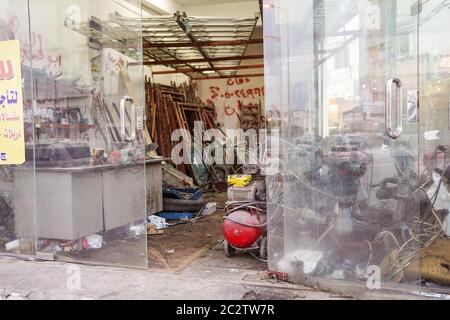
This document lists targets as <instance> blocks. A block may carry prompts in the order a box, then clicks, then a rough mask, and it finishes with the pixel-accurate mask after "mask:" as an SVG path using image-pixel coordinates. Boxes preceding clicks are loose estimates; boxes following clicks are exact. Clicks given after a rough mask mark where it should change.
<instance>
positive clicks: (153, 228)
mask: <svg viewBox="0 0 450 320" xmlns="http://www.w3.org/2000/svg"><path fill="white" fill-rule="evenodd" d="M147 234H148V235H161V234H164V230H158V229H156V225H154V224H151V223H150V224H148V225H147Z"/></svg>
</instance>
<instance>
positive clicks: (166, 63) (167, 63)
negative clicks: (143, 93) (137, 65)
mask: <svg viewBox="0 0 450 320" xmlns="http://www.w3.org/2000/svg"><path fill="white" fill-rule="evenodd" d="M254 59H264V55H263V54H255V55H248V56H230V57H217V58H209V61H210V62H220V61H232V60H239V61H241V60H254ZM202 62H208V61H206V60H205V59H203V58H200V59H184V60H180V59H173V60H159V61H144V65H146V66H158V65H164V66H170V65H174V64H187V63H202Z"/></svg>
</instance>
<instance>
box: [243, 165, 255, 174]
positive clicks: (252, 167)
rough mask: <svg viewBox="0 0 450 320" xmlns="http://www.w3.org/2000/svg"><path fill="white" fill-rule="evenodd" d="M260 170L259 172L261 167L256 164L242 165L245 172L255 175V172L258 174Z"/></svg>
mask: <svg viewBox="0 0 450 320" xmlns="http://www.w3.org/2000/svg"><path fill="white" fill-rule="evenodd" d="M258 172H259V167H258V166H257V165H254V164H247V165H244V166H243V167H242V173H243V174H250V175H254V174H257V173H258Z"/></svg>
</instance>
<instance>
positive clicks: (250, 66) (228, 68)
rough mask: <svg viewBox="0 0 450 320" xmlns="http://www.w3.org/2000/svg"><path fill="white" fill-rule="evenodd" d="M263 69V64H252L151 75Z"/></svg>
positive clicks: (169, 71) (161, 72)
mask: <svg viewBox="0 0 450 320" xmlns="http://www.w3.org/2000/svg"><path fill="white" fill-rule="evenodd" d="M262 68H264V64H252V65H243V66H232V67H214V68H204V69H199V68H183V69H182V68H180V69H175V70H167V71H155V72H152V74H153V75H154V76H155V75H162V74H173V73H190V72H205V71H226V70H248V69H262Z"/></svg>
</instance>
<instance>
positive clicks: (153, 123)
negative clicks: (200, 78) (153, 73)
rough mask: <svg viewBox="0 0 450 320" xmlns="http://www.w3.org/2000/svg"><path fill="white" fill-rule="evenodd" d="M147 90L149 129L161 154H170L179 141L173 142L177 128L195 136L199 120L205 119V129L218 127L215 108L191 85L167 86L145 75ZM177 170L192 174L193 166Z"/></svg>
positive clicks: (168, 156)
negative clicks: (172, 137)
mask: <svg viewBox="0 0 450 320" xmlns="http://www.w3.org/2000/svg"><path fill="white" fill-rule="evenodd" d="M145 89H146V90H145V100H146V115H147V117H146V118H147V128H148V130H149V133H150V137H151V140H152V141H154V142H155V143H156V144H158V146H159V149H158V153H159V155H161V156H164V157H167V158H170V157H171V153H172V149H173V147H174V146H175V145H176V144H177V143H178V142H173V141H171V136H172V133H173V132H174V131H175V130H177V129H186V130H187V131H186V132H190V134H191V137H193V135H194V124H195V122H196V121H198V122H202V124H203V130H208V129H213V128H217V123H216V113H215V107H214V106H213V105H210V106H209V105H205V104H204V103H202V102H201V100H200V98H199V97H198V96H197V95H196V92H195V89H194V87H193V85H192V84H187V83H184V84H182V85H180V86H177V85H175V84H172V85H170V86H168V85H162V84H157V83H152V82H151V80H150V79H149V78H146V79H145ZM177 169H178V170H180V171H181V172H183V173H187V174H191V173H192V168H189V167H187V166H186V165H180V166H178V167H177Z"/></svg>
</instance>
